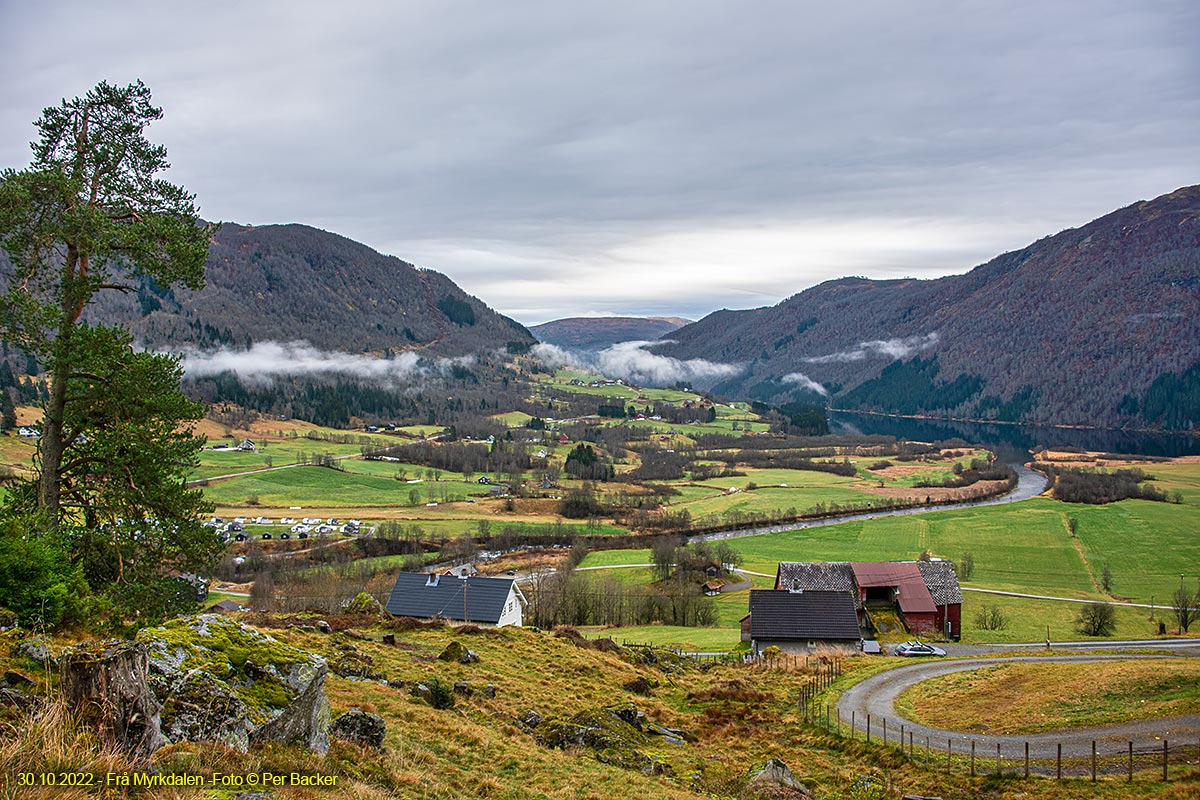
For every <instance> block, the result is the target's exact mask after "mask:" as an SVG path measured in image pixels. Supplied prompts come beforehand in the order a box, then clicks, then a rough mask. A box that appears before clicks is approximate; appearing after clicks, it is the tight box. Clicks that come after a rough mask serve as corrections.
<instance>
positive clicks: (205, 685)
mask: <svg viewBox="0 0 1200 800" xmlns="http://www.w3.org/2000/svg"><path fill="white" fill-rule="evenodd" d="M138 640H139V641H140V642H142V643H143V644H144V645H145V646H146V647H147V649H148V651H149V654H150V668H151V672H152V678H151V684H152V687H153V688H154V690H155V693H156V695H157V696H159V698H160V700H161V701H162V702H163V703H164V706H166V707H168V708H169V709H170V713H169V715H168V717H167V718H166V719H164V726H163V728H164V732H165V733H166V735H167V736H168V737H170V738H171V739H172V741H184V740H204V741H222V742H225V743H227V744H229V745H230V746H233V747H236V748H238V749H240V750H244V749H245V748H246V745H247V742H248V741H249V740H252V739H263V738H267V739H273V740H278V741H300V742H301V743H303V744H304V745H305V746H307V747H309V749H312V750H315V751H317V752H321V753H324V752H325V751H327V750H328V747H329V739H328V726H329V702H328V700H327V699H326V697H325V690H324V684H325V677H326V675H327V674H328V667H327V665H326V663H325V660H324V659H323V658H321V657H320V656H318V655H314V654H312V653H309V652H306V651H304V650H300V649H299V648H296V647H292V646H291V645H288V644H284V643H282V642H280V641H278V640H277V639H274V638H272V637H271V636H268V635H266V634H264V633H262V632H260V631H257V630H255V629H253V628H250V627H248V626H246V625H243V624H241V623H240V622H237V621H235V620H231V619H229V618H227V617H223V616H221V615H219V614H201V615H199V616H195V617H186V618H181V619H175V620H171V621H170V622H168V623H167V624H165V625H163V626H162V627H159V628H147V629H145V630H142V631H140V632H139V633H138ZM205 691H209V692H210V696H209V697H208V698H207V701H206V698H205V697H204V692H205ZM281 718H283V719H281Z"/></svg>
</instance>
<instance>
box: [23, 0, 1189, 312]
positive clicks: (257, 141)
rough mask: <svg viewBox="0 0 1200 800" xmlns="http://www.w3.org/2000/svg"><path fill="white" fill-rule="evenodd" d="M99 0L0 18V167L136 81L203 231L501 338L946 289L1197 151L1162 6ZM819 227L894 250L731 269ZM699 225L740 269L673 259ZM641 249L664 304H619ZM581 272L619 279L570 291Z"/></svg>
mask: <svg viewBox="0 0 1200 800" xmlns="http://www.w3.org/2000/svg"><path fill="white" fill-rule="evenodd" d="M123 8H124V9H126V11H125V13H122V14H120V15H116V14H113V12H112V9H111V8H109V7H107V6H106V5H105V4H94V3H83V2H76V3H71V2H55V3H38V4H34V3H3V4H0V25H2V26H3V28H4V29H5V30H6V31H9V32H11V33H12V35H11V36H10V37H9V38H10V39H11V41H10V42H9V46H8V47H6V48H5V49H4V51H3V52H0V69H3V71H4V74H10V75H20V76H22V79H21V80H20V81H17V82H10V83H11V84H12V85H10V86H7V87H6V90H7V91H6V92H5V93H4V96H3V97H0V164H2V165H14V166H16V165H20V164H22V163H24V161H25V160H26V159H27V157H28V149H27V146H26V143H27V142H28V140H29V139H30V138H31V137H32V136H33V129H32V127H31V126H30V123H31V122H32V121H33V119H35V118H36V117H37V115H38V113H39V111H40V109H41V107H42V106H44V105H48V104H52V103H54V102H55V101H57V99H58V98H59V97H62V96H64V95H65V96H71V95H74V94H78V93H81V92H82V91H84V90H86V89H87V88H88V87H89V86H90V85H92V84H94V83H95V82H96V80H98V79H100V78H106V79H109V80H113V81H123V80H131V79H133V78H135V77H141V78H142V79H144V80H145V81H146V82H147V83H148V84H149V85H150V86H151V87H152V88H153V89H154V91H155V96H156V99H157V101H158V102H160V103H161V104H162V105H163V106H164V107H165V111H166V116H165V118H164V120H163V121H162V122H161V123H159V124H158V125H157V126H156V127H155V128H154V129H152V131H151V135H152V137H154V138H155V139H156V140H158V141H162V142H163V143H164V144H166V145H167V146H168V148H169V150H170V154H171V159H172V161H173V163H175V164H176V168H175V169H174V170H173V171H172V173H171V176H170V177H171V178H172V179H173V180H177V181H179V182H180V183H183V184H184V185H185V186H187V187H188V189H189V190H191V191H194V192H196V193H197V194H198V197H199V202H200V204H201V206H202V208H203V209H204V211H205V213H206V215H208V216H209V217H210V218H213V219H230V220H235V221H239V222H245V223H270V222H288V221H297V222H305V223H308V224H313V225H317V226H319V227H323V228H326V229H330V230H335V231H337V232H339V233H342V234H344V235H346V236H350V237H351V238H354V239H356V240H359V241H363V242H365V243H367V244H370V245H372V246H374V247H377V248H380V249H384V250H385V251H387V252H392V253H394V254H395V255H397V256H399V257H401V258H404V259H407V260H413V261H419V262H420V263H421V264H422V265H423V266H428V267H431V268H434V269H438V270H441V271H443V272H446V273H447V274H449V275H450V276H451V277H452V278H454V279H455V280H457V281H459V282H461V283H462V284H464V286H465V288H467V289H468V291H472V293H475V294H478V295H479V296H480V297H481V298H482V299H483V300H485V301H486V302H489V303H491V304H493V305H496V306H498V307H499V310H501V311H503V312H506V313H509V314H512V315H514V316H517V317H518V318H520V319H522V321H526V322H535V321H539V320H542V319H548V318H551V317H555V316H569V315H571V314H572V313H573V312H574V311H576V310H578V308H579V306H580V304H581V303H585V304H587V305H588V306H591V307H593V308H596V309H599V310H613V311H626V312H636V313H660V314H661V313H684V314H685V315H686V316H692V317H695V316H698V315H699V314H702V313H704V312H705V311H708V310H712V309H713V308H717V307H721V306H725V305H730V304H731V303H737V304H746V305H755V304H763V303H767V302H775V301H776V300H778V299H781V298H782V297H785V296H787V295H789V294H792V293H794V292H796V291H799V290H801V289H803V288H805V287H806V286H808V285H811V284H812V283H815V282H817V281H819V280H822V279H825V278H829V277H835V276H837V275H839V274H847V273H851V272H853V273H857V274H864V275H891V274H894V273H895V272H896V271H902V272H904V273H905V274H912V275H916V276H932V275H938V274H946V273H948V272H960V271H963V270H965V269H967V268H969V267H971V266H973V265H974V264H977V263H980V262H982V261H984V260H986V259H988V258H990V257H992V256H994V255H996V254H997V253H998V252H1000V251H1001V250H1005V249H1011V248H1014V247H1020V246H1023V245H1025V244H1027V243H1028V242H1029V241H1030V240H1032V239H1034V238H1037V237H1039V236H1042V235H1045V234H1047V233H1052V232H1054V231H1056V230H1058V229H1060V228H1062V227H1064V226H1067V225H1076V224H1079V223H1082V222H1085V221H1087V220H1088V219H1090V218H1092V217H1094V216H1098V215H1099V214H1102V213H1105V212H1107V211H1110V210H1112V209H1114V208H1117V207H1119V206H1123V205H1126V204H1128V203H1131V202H1134V201H1136V200H1139V199H1143V198H1149V197H1153V196H1155V195H1157V194H1161V193H1163V192H1166V191H1170V190H1171V189H1174V188H1176V187H1177V186H1179V185H1182V184H1184V183H1188V182H1191V181H1193V180H1194V170H1192V171H1190V172H1189V171H1188V170H1186V169H1184V167H1185V166H1187V165H1194V164H1196V163H1197V146H1196V143H1195V140H1194V136H1192V135H1191V132H1192V131H1194V130H1195V127H1196V123H1197V121H1200V100H1198V98H1197V95H1196V93H1195V91H1194V87H1195V86H1196V85H1197V84H1198V83H1200V68H1198V61H1200V59H1198V57H1197V50H1196V48H1195V43H1194V41H1193V39H1194V31H1196V30H1198V29H1200V7H1198V6H1197V5H1196V4H1195V3H1194V2H1191V0H1161V1H1159V2H1154V3H1150V4H1130V3H1127V2H1124V1H1123V0H1096V2H1092V3H1088V4H1087V13H1085V14H1081V13H1080V4H1077V3H1062V4H1053V3H1051V4H1011V3H995V4H985V3H969V4H957V5H949V6H937V7H933V6H916V7H909V6H899V5H897V4H895V3H891V2H886V0H863V1H862V2H859V3H852V4H842V5H840V6H838V5H828V4H826V5H819V4H817V5H814V4H803V5H800V4H795V3H786V2H770V1H768V2H763V3H756V4H755V6H754V10H753V13H747V10H746V8H745V7H744V6H742V5H740V4H737V3H731V2H715V3H701V4H689V5H687V6H683V5H678V4H635V3H631V2H617V3H609V4H601V5H584V4H563V3H554V2H532V3H527V4H518V5H512V4H488V3H478V2H477V3H468V2H445V3H437V4H429V3H420V4H418V3H406V2H401V3H391V2H382V1H381V0H377V1H376V2H362V3H354V4H350V5H347V6H345V7H341V6H339V7H336V8H335V7H333V6H331V5H329V4H328V3H318V2H315V0H309V1H307V2H305V1H300V0H297V1H295V2H274V3H271V2H265V3H254V4H235V3H217V4H208V5H205V6H204V7H199V6H195V7H187V6H180V7H175V6H168V5H167V4H161V3H154V2H150V1H149V0H130V2H129V3H127V4H126V5H125V6H123ZM66 12H69V13H66ZM46 41H54V42H55V43H56V46H55V47H54V48H46V47H44V43H45V42H46ZM100 42H103V46H97V45H98V43H100ZM1131 65H1135V66H1131ZM847 219H854V220H872V221H880V220H882V221H885V222H891V223H892V225H891V228H892V229H893V233H894V228H895V227H896V226H898V225H900V224H903V223H904V222H906V221H912V220H917V221H919V222H922V223H923V225H921V226H920V227H919V230H921V231H922V232H923V237H922V238H921V239H920V241H915V242H912V243H911V246H910V247H907V248H905V249H902V250H901V251H899V252H898V253H897V254H896V255H895V256H889V255H887V245H888V244H889V243H890V242H891V238H889V237H891V236H893V234H888V233H885V234H883V235H880V236H875V235H874V234H873V233H872V226H870V225H867V224H864V225H862V226H861V230H860V231H859V232H857V233H855V234H854V235H850V236H847V237H845V238H844V239H843V241H842V242H841V244H840V245H839V246H838V247H836V248H831V249H829V250H827V251H826V252H825V253H824V254H823V255H822V257H820V258H817V257H811V256H809V255H807V254H808V253H809V248H810V246H811V245H813V242H812V241H811V240H810V239H806V238H804V237H800V238H798V239H797V240H796V242H794V243H793V244H792V246H791V248H792V249H791V250H790V253H791V254H792V255H793V256H794V258H793V261H792V263H791V264H782V263H772V264H770V265H769V268H760V266H759V261H758V259H759V258H760V253H759V252H758V248H757V247H756V243H757V242H758V241H759V238H760V235H766V236H768V237H769V238H772V239H773V240H775V241H782V239H783V238H785V237H784V236H783V235H784V234H789V233H794V232H796V231H811V230H812V228H813V226H814V223H816V224H819V223H824V222H826V221H829V220H833V221H838V220H842V221H844V220H847ZM884 227H885V229H886V228H887V227H888V226H884ZM713 230H721V231H725V232H726V233H727V234H728V236H729V239H728V241H729V242H731V243H734V244H740V247H735V248H730V249H731V250H733V251H737V250H740V251H741V252H743V253H746V254H748V255H746V256H744V257H742V258H736V257H730V258H728V259H725V260H724V263H719V264H715V265H714V264H713V263H705V264H703V266H702V268H700V269H697V268H696V267H695V266H694V264H695V259H696V257H697V255H698V254H703V253H704V252H705V247H704V244H705V243H706V242H707V241H708V233H709V232H710V231H713ZM939 231H940V232H942V233H945V232H947V231H948V232H949V233H950V234H951V237H950V238H951V240H952V241H953V244H954V248H953V250H951V251H948V250H947V249H946V248H945V247H944V242H945V241H946V238H945V236H943V235H939ZM666 240H672V241H679V242H692V246H690V247H676V248H663V247H662V246H661V245H662V244H663V243H664V241H666ZM464 244H467V245H469V246H468V247H464V246H463V245H464ZM817 244H820V242H817ZM780 252H784V253H786V252H789V251H787V250H783V251H780ZM531 253H532V254H535V255H536V258H537V264H538V265H540V266H544V265H555V266H556V269H555V268H551V269H548V270H542V271H544V272H545V273H546V275H547V280H546V281H545V282H544V283H543V287H544V288H543V289H542V291H541V294H540V295H539V296H538V297H536V298H534V299H532V300H530V301H525V300H522V299H521V296H514V294H513V293H511V292H508V291H506V289H505V284H504V281H503V280H502V279H498V278H497V276H496V271H497V270H498V269H503V270H506V271H507V273H508V276H509V277H512V276H514V275H516V274H520V270H521V265H520V261H521V256H522V255H524V254H531ZM776 259H777V260H778V255H777V256H776ZM647 260H649V261H651V262H652V264H653V267H654V269H655V270H656V271H658V272H660V273H662V274H664V275H666V276H670V277H672V278H673V280H674V286H675V287H676V289H679V290H687V294H681V295H676V294H674V293H672V294H669V295H664V294H662V293H661V291H658V290H657V287H656V291H655V292H649V291H647V290H646V287H645V286H644V285H642V281H645V280H648V279H649V278H651V277H652V276H651V275H650V274H649V273H648V271H647V269H646V266H645V265H646V261H647ZM610 268H612V269H611V271H612V272H615V273H616V274H621V275H622V276H633V277H631V278H626V279H624V280H618V281H614V280H608V281H601V282H599V283H597V282H596V281H595V280H594V277H593V276H594V274H595V273H596V271H597V270H599V271H600V272H601V274H605V271H607V270H610ZM701 271H703V272H702V274H701ZM694 277H703V278H704V279H705V280H703V281H693V280H692V279H693V278H694ZM635 278H636V279H635ZM693 283H694V284H695V288H691V287H692V284H693ZM476 285H483V286H484V288H483V289H481V290H476V289H475V287H476ZM735 290H737V291H740V292H742V293H741V294H733V293H732V292H734V291H735ZM525 296H529V295H525ZM672 303H677V304H679V305H672ZM681 306H682V307H681Z"/></svg>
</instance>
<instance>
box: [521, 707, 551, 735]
mask: <svg viewBox="0 0 1200 800" xmlns="http://www.w3.org/2000/svg"><path fill="white" fill-rule="evenodd" d="M545 721H546V720H545V718H544V717H543V716H542V715H541V714H539V713H537V712H536V711H534V710H533V709H530V710H529V711H526V712H525V713H524V715H522V716H521V724H522V725H524V726H525V727H526V728H528V729H530V730H533V729H534V728H536V727H537V726H538V725H541V724H542V723H543V722H545Z"/></svg>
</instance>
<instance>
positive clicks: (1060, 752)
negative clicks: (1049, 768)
mask: <svg viewBox="0 0 1200 800" xmlns="http://www.w3.org/2000/svg"><path fill="white" fill-rule="evenodd" d="M1055 772H1056V774H1057V776H1058V780H1060V781H1061V780H1062V742H1059V743H1058V766H1056V767H1055Z"/></svg>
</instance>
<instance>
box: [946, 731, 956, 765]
mask: <svg viewBox="0 0 1200 800" xmlns="http://www.w3.org/2000/svg"><path fill="white" fill-rule="evenodd" d="M953 741H954V740H953V739H951V738H949V737H946V772H947V773H949V772H950V743H951V742H953Z"/></svg>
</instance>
